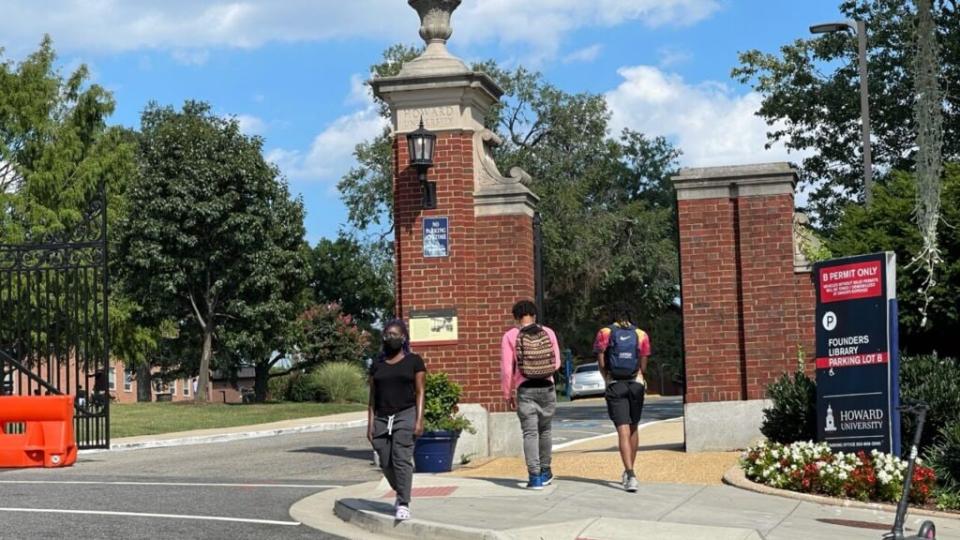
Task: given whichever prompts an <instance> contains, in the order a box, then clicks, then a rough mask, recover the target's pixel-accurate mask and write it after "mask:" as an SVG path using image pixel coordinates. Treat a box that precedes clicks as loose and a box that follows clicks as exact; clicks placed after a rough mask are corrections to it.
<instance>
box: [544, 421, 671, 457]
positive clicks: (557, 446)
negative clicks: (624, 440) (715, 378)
mask: <svg viewBox="0 0 960 540" xmlns="http://www.w3.org/2000/svg"><path fill="white" fill-rule="evenodd" d="M681 418H683V417H682V416H677V417H674V418H665V419H663V420H655V421H653V422H647V423H645V424H640V425H639V426H637V431H640V430H643V429H644V428H647V427H650V426H653V425H656V424H665V423H667V422H676V421H677V420H680V419H681ZM616 436H617V432H616V431H614V432H613V433H605V434H603V435H597V436H594V437H587V438H585V439H576V440H573V441H570V442H565V443H563V444H555V445H553V449H554V450H563V449H564V448H569V447H571V446H575V445H578V444H580V443H585V442H589V441H596V440H598V439H605V438H607V437H616Z"/></svg>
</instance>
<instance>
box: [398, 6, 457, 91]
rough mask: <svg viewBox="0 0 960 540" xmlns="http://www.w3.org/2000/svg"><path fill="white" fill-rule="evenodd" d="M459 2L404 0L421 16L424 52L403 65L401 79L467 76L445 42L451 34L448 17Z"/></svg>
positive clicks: (451, 28) (451, 29) (421, 35)
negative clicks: (426, 76)
mask: <svg viewBox="0 0 960 540" xmlns="http://www.w3.org/2000/svg"><path fill="white" fill-rule="evenodd" d="M460 2H461V0H407V3H408V4H410V7H412V8H413V9H415V10H417V14H418V15H420V37H422V38H423V41H425V42H426V43H427V49H426V50H425V51H423V54H421V55H420V56H419V57H417V58H416V59H414V60H411V61H410V62H407V63H406V64H404V66H403V69H401V70H400V76H406V77H412V76H422V75H438V74H451V73H466V72H468V71H469V70H468V69H467V65H466V64H464V63H463V60H460V59H459V58H457V57H456V56H453V55H452V54H450V51H448V50H447V46H446V43H447V40H448V39H450V36H451V35H453V27H452V26H451V25H450V16H451V15H452V14H453V11H454V10H455V9H457V6H459V5H460Z"/></svg>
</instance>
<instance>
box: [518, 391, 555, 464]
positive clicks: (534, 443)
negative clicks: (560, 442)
mask: <svg viewBox="0 0 960 540" xmlns="http://www.w3.org/2000/svg"><path fill="white" fill-rule="evenodd" d="M556 410H557V393H556V391H555V390H554V387H553V386H552V385H551V386H547V387H543V388H530V387H526V386H521V387H519V388H517V416H519V417H520V429H522V430H523V457H524V459H526V461H527V472H528V473H530V474H540V473H541V472H542V471H544V470H546V469H549V468H550V460H551V454H552V452H553V441H552V440H551V437H552V433H551V431H552V424H553V413H555V412H556Z"/></svg>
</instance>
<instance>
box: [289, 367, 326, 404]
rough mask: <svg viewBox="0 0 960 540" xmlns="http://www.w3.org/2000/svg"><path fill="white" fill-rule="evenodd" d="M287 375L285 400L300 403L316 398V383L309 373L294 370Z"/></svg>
mask: <svg viewBox="0 0 960 540" xmlns="http://www.w3.org/2000/svg"><path fill="white" fill-rule="evenodd" d="M288 377H290V380H289V381H288V384H287V394H286V400H287V401H294V402H297V403H300V402H304V401H316V400H317V392H318V388H317V384H316V381H315V380H314V379H313V377H311V376H310V374H309V373H300V372H294V373H291V374H290V375H288Z"/></svg>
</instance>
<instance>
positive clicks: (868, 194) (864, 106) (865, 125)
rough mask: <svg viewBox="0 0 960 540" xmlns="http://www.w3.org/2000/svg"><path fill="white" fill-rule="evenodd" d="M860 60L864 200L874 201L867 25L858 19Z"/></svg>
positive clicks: (868, 202) (868, 203)
mask: <svg viewBox="0 0 960 540" xmlns="http://www.w3.org/2000/svg"><path fill="white" fill-rule="evenodd" d="M856 24H857V42H858V48H859V54H858V56H859V60H860V123H861V129H862V131H863V200H864V202H865V203H866V206H867V208H869V207H870V204H871V203H872V202H873V161H872V156H871V153H872V152H871V148H870V99H869V97H870V96H869V90H868V88H869V87H868V85H867V25H866V23H864V22H863V21H856Z"/></svg>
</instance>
